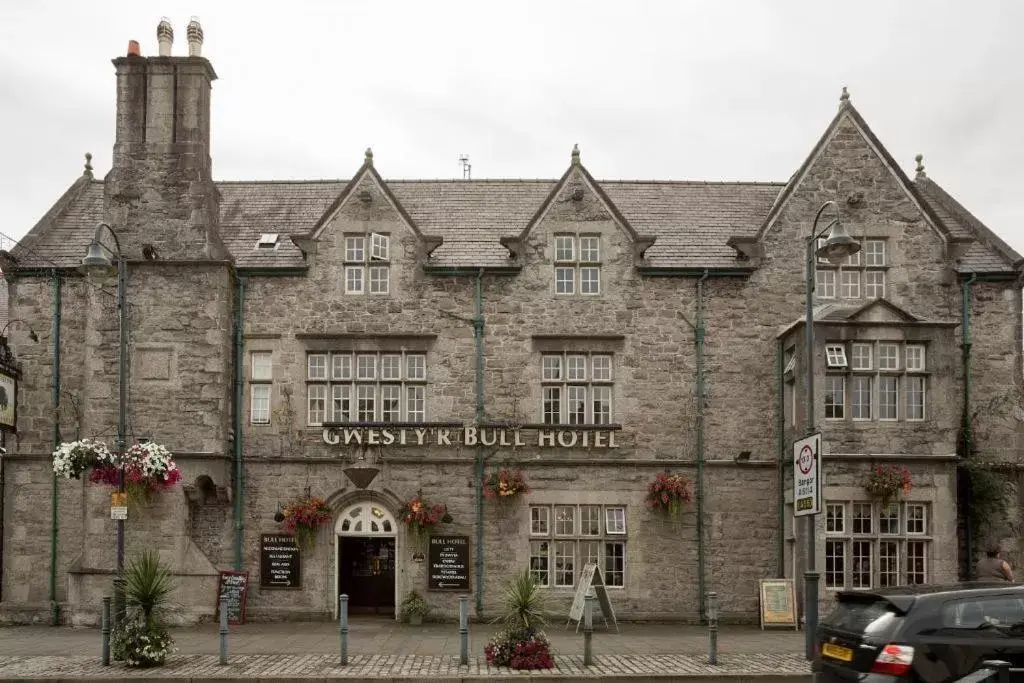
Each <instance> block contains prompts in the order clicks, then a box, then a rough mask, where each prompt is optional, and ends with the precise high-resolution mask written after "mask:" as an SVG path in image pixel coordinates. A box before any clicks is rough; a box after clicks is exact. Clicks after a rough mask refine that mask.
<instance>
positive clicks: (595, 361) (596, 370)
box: [590, 356, 612, 382]
mask: <svg viewBox="0 0 1024 683" xmlns="http://www.w3.org/2000/svg"><path fill="white" fill-rule="evenodd" d="M590 360H591V364H592V366H593V372H592V376H593V378H594V381H595V382H610V381H611V380H612V357H611V356H592V357H591V359H590Z"/></svg>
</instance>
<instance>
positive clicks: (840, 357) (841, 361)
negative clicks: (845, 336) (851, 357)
mask: <svg viewBox="0 0 1024 683" xmlns="http://www.w3.org/2000/svg"><path fill="white" fill-rule="evenodd" d="M825 364H826V365H827V366H828V367H830V368H845V367H846V347H845V346H843V345H842V344H828V345H827V346H826V347H825Z"/></svg>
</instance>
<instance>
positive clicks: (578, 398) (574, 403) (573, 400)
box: [566, 385, 587, 425]
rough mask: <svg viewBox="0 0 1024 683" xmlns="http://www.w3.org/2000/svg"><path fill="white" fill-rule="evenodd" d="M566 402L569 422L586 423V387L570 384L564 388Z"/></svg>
mask: <svg viewBox="0 0 1024 683" xmlns="http://www.w3.org/2000/svg"><path fill="white" fill-rule="evenodd" d="M566 404H567V406H568V409H569V424H571V425H581V424H586V423H587V388H586V387H581V386H575V385H574V386H570V387H568V388H567V389H566Z"/></svg>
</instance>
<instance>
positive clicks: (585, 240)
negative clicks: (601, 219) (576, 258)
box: [580, 236, 601, 263]
mask: <svg viewBox="0 0 1024 683" xmlns="http://www.w3.org/2000/svg"><path fill="white" fill-rule="evenodd" d="M600 245H601V238H599V237H593V236H591V237H581V238H580V262H581V263H597V262H598V261H600V260H601V254H600V251H601V247H600Z"/></svg>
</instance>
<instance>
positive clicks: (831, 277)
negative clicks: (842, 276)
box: [814, 269, 836, 299]
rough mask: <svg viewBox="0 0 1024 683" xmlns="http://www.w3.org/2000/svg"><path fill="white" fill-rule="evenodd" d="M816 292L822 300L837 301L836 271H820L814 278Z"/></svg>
mask: <svg viewBox="0 0 1024 683" xmlns="http://www.w3.org/2000/svg"><path fill="white" fill-rule="evenodd" d="M814 292H815V294H817V295H818V297H819V298H821V299H835V298H836V271H834V270H821V269H819V270H818V271H817V273H816V275H815V277H814Z"/></svg>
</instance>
